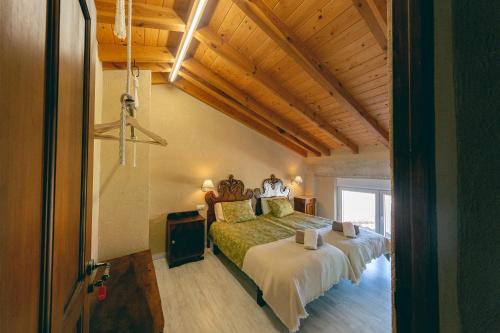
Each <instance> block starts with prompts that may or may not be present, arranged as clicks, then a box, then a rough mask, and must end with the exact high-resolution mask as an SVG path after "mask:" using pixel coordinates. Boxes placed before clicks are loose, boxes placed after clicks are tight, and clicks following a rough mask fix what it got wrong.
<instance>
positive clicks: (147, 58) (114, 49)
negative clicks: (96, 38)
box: [98, 43, 174, 63]
mask: <svg viewBox="0 0 500 333" xmlns="http://www.w3.org/2000/svg"><path fill="white" fill-rule="evenodd" d="M98 48H99V59H100V60H101V62H103V63H105V62H113V63H120V62H127V46H125V45H116V44H102V43H99V46H98ZM132 59H133V60H135V61H136V62H139V63H141V62H146V63H152V62H153V63H172V62H173V61H174V56H173V55H172V53H170V51H169V50H168V49H167V48H166V47H161V46H139V45H134V47H133V48H132Z"/></svg>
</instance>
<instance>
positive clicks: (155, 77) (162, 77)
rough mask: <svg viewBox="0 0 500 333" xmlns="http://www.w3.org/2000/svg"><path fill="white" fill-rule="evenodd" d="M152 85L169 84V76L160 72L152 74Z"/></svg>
mask: <svg viewBox="0 0 500 333" xmlns="http://www.w3.org/2000/svg"><path fill="white" fill-rule="evenodd" d="M151 84H168V77H167V74H166V73H159V72H153V73H151Z"/></svg>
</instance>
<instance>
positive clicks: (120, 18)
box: [113, 0, 127, 39]
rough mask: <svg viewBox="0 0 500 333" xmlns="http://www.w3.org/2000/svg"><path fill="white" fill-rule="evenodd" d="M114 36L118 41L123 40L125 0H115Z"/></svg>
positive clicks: (125, 34)
mask: <svg viewBox="0 0 500 333" xmlns="http://www.w3.org/2000/svg"><path fill="white" fill-rule="evenodd" d="M113 32H114V34H115V36H116V37H117V38H119V39H125V37H126V36H127V32H126V30H125V0H116V13H115V28H114V31H113Z"/></svg>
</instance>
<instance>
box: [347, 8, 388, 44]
mask: <svg viewBox="0 0 500 333" xmlns="http://www.w3.org/2000/svg"><path fill="white" fill-rule="evenodd" d="M375 1H376V0H352V3H353V4H354V7H356V9H357V10H358V12H359V14H360V15H361V17H362V18H363V20H364V21H365V22H366V25H368V28H369V29H370V31H371V32H372V34H373V37H375V40H376V41H377V43H378V45H379V46H380V48H382V50H383V51H384V52H385V53H387V19H384V16H387V13H381V12H380V9H379V7H378V6H377V4H376V2H375Z"/></svg>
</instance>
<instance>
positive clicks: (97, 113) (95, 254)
mask: <svg viewBox="0 0 500 333" xmlns="http://www.w3.org/2000/svg"><path fill="white" fill-rule="evenodd" d="M95 58H96V62H95V107H94V122H95V123H96V124H99V123H101V120H102V93H103V91H102V64H101V62H100V61H99V60H98V56H97V49H96V55H95ZM92 181H93V185H92V186H93V187H92V192H93V193H92V246H91V257H92V258H93V259H95V260H98V259H99V187H100V184H101V141H100V140H94V166H93V179H92Z"/></svg>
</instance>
